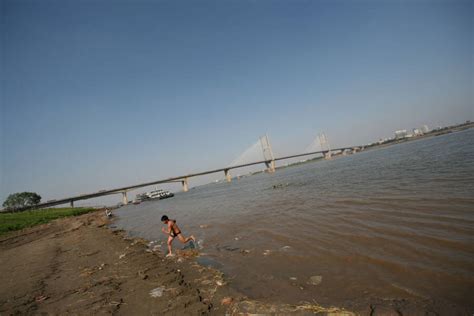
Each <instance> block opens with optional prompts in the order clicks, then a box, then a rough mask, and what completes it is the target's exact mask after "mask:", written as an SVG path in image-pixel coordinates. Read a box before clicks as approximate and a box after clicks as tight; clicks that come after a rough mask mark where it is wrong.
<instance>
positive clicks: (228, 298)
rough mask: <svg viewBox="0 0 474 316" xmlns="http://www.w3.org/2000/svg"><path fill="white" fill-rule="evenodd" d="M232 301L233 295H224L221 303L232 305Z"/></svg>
mask: <svg viewBox="0 0 474 316" xmlns="http://www.w3.org/2000/svg"><path fill="white" fill-rule="evenodd" d="M232 301H233V299H232V297H224V298H223V299H222V300H221V305H230V304H231V303H232Z"/></svg>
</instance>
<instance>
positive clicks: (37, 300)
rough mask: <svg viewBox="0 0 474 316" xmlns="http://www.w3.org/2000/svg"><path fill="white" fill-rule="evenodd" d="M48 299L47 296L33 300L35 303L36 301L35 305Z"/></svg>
mask: <svg viewBox="0 0 474 316" xmlns="http://www.w3.org/2000/svg"><path fill="white" fill-rule="evenodd" d="M48 298H49V296H45V295H40V296H37V297H36V298H35V301H36V302H37V303H39V302H42V301H45V300H47V299H48Z"/></svg>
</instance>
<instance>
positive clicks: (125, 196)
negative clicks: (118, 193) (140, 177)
mask: <svg viewBox="0 0 474 316" xmlns="http://www.w3.org/2000/svg"><path fill="white" fill-rule="evenodd" d="M122 203H123V205H127V204H128V198H127V191H125V192H122Z"/></svg>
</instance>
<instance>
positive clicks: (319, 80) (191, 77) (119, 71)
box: [0, 0, 474, 202]
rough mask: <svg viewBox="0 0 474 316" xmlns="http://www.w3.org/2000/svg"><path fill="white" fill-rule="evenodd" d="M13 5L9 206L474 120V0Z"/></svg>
mask: <svg viewBox="0 0 474 316" xmlns="http://www.w3.org/2000/svg"><path fill="white" fill-rule="evenodd" d="M0 3H1V9H0V10H1V26H0V37H1V64H0V79H1V92H0V93H1V95H0V96H1V101H0V102H1V113H0V115H1V121H0V124H1V132H0V139H1V158H0V166H1V170H0V172H1V173H0V176H1V182H0V184H1V190H0V200H1V201H0V202H3V200H4V199H5V198H6V196H7V195H8V194H10V193H13V192H18V191H35V192H38V193H39V194H40V195H42V196H43V200H47V199H53V198H59V197H63V196H66V195H71V194H80V193H86V192H92V191H95V190H98V189H104V188H113V187H116V186H122V185H127V184H134V183H138V182H141V181H146V180H153V179H159V178H163V177H168V176H174V175H181V174H185V173H187V172H191V171H198V170H206V169H209V168H216V167H221V166H225V165H228V164H229V163H230V162H231V161H233V160H234V159H235V158H236V157H237V156H238V155H239V154H240V153H242V152H243V151H244V150H245V149H246V148H247V147H248V146H250V145H251V144H253V143H254V142H255V141H256V140H257V139H258V137H259V136H260V135H263V134H265V133H268V135H269V137H270V140H271V142H272V144H273V147H274V151H275V152H276V154H277V155H283V154H289V153H293V152H301V151H302V150H303V149H304V148H305V147H306V146H307V145H308V144H309V143H311V141H312V140H313V138H314V137H315V135H316V134H317V133H318V132H322V131H324V132H326V134H327V135H328V138H329V140H330V141H331V146H332V147H336V146H338V145H347V144H361V143H367V142H372V141H374V140H377V139H379V138H380V137H388V136H392V135H393V131H394V130H395V129H399V128H407V129H411V128H413V127H417V126H420V125H421V124H428V125H429V126H430V127H433V126H437V125H445V124H450V123H459V122H462V121H464V120H467V119H471V120H472V119H474V115H473V114H474V110H473V109H474V106H473V92H472V91H473V72H474V63H473V52H474V51H473V38H474V31H473V16H474V11H473V1H389V0H384V1H355V0H350V1H298V0H297V1H265V0H261V1H230V0H229V1H106V0H98V1H85V0H77V1H67V0H59V1H48V0H41V1H22V0H14V1H8V0H0ZM216 177H217V176H216ZM219 177H222V175H219ZM193 181H194V184H195V183H198V182H199V181H198V180H196V181H195V180H193ZM115 199H116V200H117V201H118V197H115Z"/></svg>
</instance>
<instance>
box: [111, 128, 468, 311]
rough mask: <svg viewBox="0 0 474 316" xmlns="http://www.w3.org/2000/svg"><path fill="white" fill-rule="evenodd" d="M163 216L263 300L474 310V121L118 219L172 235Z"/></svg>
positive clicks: (128, 210) (203, 190) (134, 210)
mask: <svg viewBox="0 0 474 316" xmlns="http://www.w3.org/2000/svg"><path fill="white" fill-rule="evenodd" d="M274 185H276V186H277V187H276V188H273V186H274ZM164 213H166V214H167V215H169V216H170V217H171V218H176V219H177V220H178V224H179V225H180V227H181V229H182V230H183V232H184V233H185V234H189V233H193V234H194V235H196V237H197V239H198V240H199V241H200V242H199V244H200V246H201V248H202V249H201V254H202V257H201V259H200V260H201V262H202V263H203V264H208V265H212V266H214V267H217V268H218V269H220V270H222V271H223V272H224V273H225V274H226V275H227V277H228V279H229V280H230V281H231V283H230V284H231V286H233V287H235V288H236V289H238V290H239V291H241V292H243V293H244V294H246V295H248V296H249V297H251V298H254V299H259V300H263V301H269V302H272V301H273V302H284V303H298V302H301V301H308V302H317V303H319V304H322V305H326V306H340V307H346V308H353V309H355V310H357V309H359V310H360V309H361V308H362V307H361V306H369V305H370V304H372V302H375V301H377V302H380V301H388V300H392V301H393V300H398V301H401V302H408V303H409V304H415V305H416V304H418V305H419V306H423V307H422V308H425V309H426V310H429V311H434V312H441V314H443V313H445V312H443V311H446V310H447V309H448V310H451V311H453V312H454V313H456V314H472V313H473V312H474V300H473V293H474V130H473V129H471V130H467V131H463V132H458V133H452V134H448V135H444V136H438V137H433V138H428V139H423V140H419V141H413V142H408V143H403V144H399V145H394V146H390V147H387V148H381V149H376V150H371V151H365V152H362V153H359V154H357V155H352V156H346V157H341V158H337V159H334V160H330V161H318V162H312V163H307V164H303V165H299V166H294V167H290V168H285V169H281V170H278V171H277V172H276V173H274V174H259V175H254V176H250V177H244V178H241V179H240V180H238V181H233V182H232V183H230V184H229V183H218V184H209V185H204V186H200V187H196V188H194V189H193V190H190V191H189V192H187V193H178V194H176V196H175V197H174V198H172V199H168V200H161V201H151V202H145V203H142V204H140V205H129V206H126V207H123V208H121V209H119V210H117V211H116V214H118V215H119V221H118V222H117V225H118V226H119V227H120V228H123V229H126V230H127V231H128V232H129V233H130V234H131V235H134V236H140V237H144V238H147V239H149V240H159V241H161V242H163V241H164V240H165V238H166V236H165V235H163V234H162V233H161V232H160V230H161V223H160V217H161V215H162V214H164ZM202 225H206V226H202ZM203 227H204V228H203ZM175 246H176V247H180V246H181V245H178V243H177V242H175ZM312 276H318V277H317V278H316V279H318V280H320V282H316V283H318V284H316V285H313V284H310V283H311V282H310V278H311V277H312ZM408 303H407V304H408Z"/></svg>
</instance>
